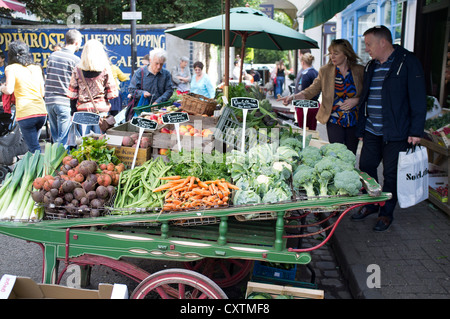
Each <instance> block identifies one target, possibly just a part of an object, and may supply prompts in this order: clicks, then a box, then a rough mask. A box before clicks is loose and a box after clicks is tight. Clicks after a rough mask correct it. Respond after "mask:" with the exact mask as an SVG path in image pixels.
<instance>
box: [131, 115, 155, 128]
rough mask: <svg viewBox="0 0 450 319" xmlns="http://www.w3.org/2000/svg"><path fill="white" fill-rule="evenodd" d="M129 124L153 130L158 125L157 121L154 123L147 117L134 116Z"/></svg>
mask: <svg viewBox="0 0 450 319" xmlns="http://www.w3.org/2000/svg"><path fill="white" fill-rule="evenodd" d="M131 124H132V125H134V126H137V127H139V128H142V129H149V130H155V129H156V127H157V126H158V123H156V122H155V121H152V120H149V119H144V118H142V117H134V118H133V119H132V120H131Z"/></svg>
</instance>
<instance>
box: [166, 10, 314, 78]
mask: <svg viewBox="0 0 450 319" xmlns="http://www.w3.org/2000/svg"><path fill="white" fill-rule="evenodd" d="M229 17H230V27H229V35H228V38H229V43H225V39H226V38H227V37H226V36H225V32H226V30H225V18H226V15H225V14H222V15H218V16H215V17H211V18H207V19H203V20H200V21H196V22H192V23H189V24H186V25H183V26H180V27H176V28H173V29H169V30H166V31H165V32H166V33H169V34H172V35H174V36H177V37H179V38H182V39H185V40H190V41H197V42H204V43H211V44H216V45H225V46H232V47H240V48H241V53H242V54H241V56H242V60H241V61H242V63H243V57H244V54H243V53H244V52H245V47H249V48H255V49H268V50H281V51H283V50H296V49H308V48H311V49H312V48H318V45H317V42H316V41H315V40H313V39H311V38H309V37H307V36H306V35H304V34H302V33H299V32H298V31H295V30H294V29H292V28H289V27H287V26H285V25H284V24H281V23H279V22H277V21H275V20H273V19H271V18H269V17H268V16H267V15H266V14H264V13H263V12H261V11H259V10H255V9H252V8H249V7H239V8H233V9H230V14H229ZM242 63H241V72H242V67H243V65H242ZM228 72H229V70H225V75H226V76H227V78H228Z"/></svg>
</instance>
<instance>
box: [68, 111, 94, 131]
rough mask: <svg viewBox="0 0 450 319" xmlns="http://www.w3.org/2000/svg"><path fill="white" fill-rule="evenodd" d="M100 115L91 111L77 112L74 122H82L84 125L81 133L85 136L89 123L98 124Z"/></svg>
mask: <svg viewBox="0 0 450 319" xmlns="http://www.w3.org/2000/svg"><path fill="white" fill-rule="evenodd" d="M99 121H100V115H98V114H96V113H91V112H75V113H73V118H72V122H73V123H76V124H80V125H81V127H82V131H83V132H81V135H82V136H84V135H85V132H86V127H87V126H88V125H98V122H99Z"/></svg>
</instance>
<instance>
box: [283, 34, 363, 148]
mask: <svg viewBox="0 0 450 319" xmlns="http://www.w3.org/2000/svg"><path fill="white" fill-rule="evenodd" d="M328 52H329V57H330V59H329V61H328V64H326V65H324V66H323V67H321V68H320V70H319V76H318V77H317V78H316V79H315V80H314V82H313V83H312V84H311V86H310V87H308V88H307V89H305V90H302V91H301V92H300V93H297V94H293V95H290V96H287V97H285V98H282V100H283V103H284V104H285V105H287V104H288V103H290V102H291V101H292V100H293V99H307V100H309V99H312V98H314V97H315V96H316V95H317V94H319V93H320V92H322V104H321V106H320V108H319V111H318V113H317V116H316V119H317V120H318V121H319V122H320V123H322V124H325V125H326V127H327V134H328V140H329V142H330V143H342V144H345V145H346V146H347V148H348V149H349V150H351V151H352V152H353V153H355V154H356V151H357V148H358V141H359V140H358V138H357V137H356V123H357V119H358V110H357V104H358V100H359V96H360V95H361V92H362V89H363V85H362V84H363V73H364V67H363V66H362V65H360V64H358V61H359V58H358V56H357V55H356V53H355V51H353V48H352V46H351V44H350V42H348V41H347V40H345V39H336V40H333V41H332V42H331V44H330V46H329V47H328Z"/></svg>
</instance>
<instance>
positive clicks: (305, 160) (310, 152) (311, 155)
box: [300, 146, 322, 167]
mask: <svg viewBox="0 0 450 319" xmlns="http://www.w3.org/2000/svg"><path fill="white" fill-rule="evenodd" d="M300 159H301V162H302V164H304V165H308V166H310V167H314V165H316V163H317V162H318V161H320V160H321V159H322V154H320V149H318V148H317V147H314V146H306V147H305V148H304V149H303V150H302V151H301V152H300Z"/></svg>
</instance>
